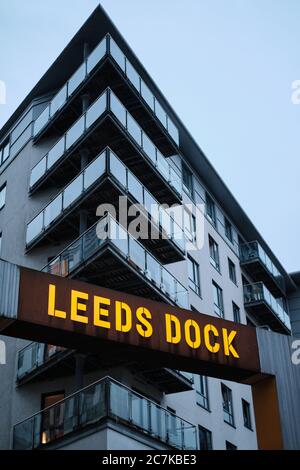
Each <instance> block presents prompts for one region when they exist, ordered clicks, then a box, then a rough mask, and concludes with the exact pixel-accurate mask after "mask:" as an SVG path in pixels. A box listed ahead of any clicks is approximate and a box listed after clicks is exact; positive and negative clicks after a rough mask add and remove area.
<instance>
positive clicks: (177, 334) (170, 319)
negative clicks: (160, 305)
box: [166, 313, 181, 344]
mask: <svg viewBox="0 0 300 470" xmlns="http://www.w3.org/2000/svg"><path fill="white" fill-rule="evenodd" d="M172 325H173V327H174V328H173V327H172ZM173 329H174V330H175V331H174V334H173V331H172V330H173ZM166 340H167V342H168V343H173V344H177V343H179V341H180V340H181V328H180V321H179V320H178V318H177V317H175V315H170V314H169V313H166Z"/></svg>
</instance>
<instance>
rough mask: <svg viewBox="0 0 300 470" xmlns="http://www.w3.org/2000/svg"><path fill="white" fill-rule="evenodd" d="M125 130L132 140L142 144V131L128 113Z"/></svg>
mask: <svg viewBox="0 0 300 470" xmlns="http://www.w3.org/2000/svg"><path fill="white" fill-rule="evenodd" d="M127 130H128V132H129V134H130V135H131V136H132V137H133V138H134V140H135V141H136V142H137V143H138V144H139V145H140V146H141V145H142V131H141V128H140V126H139V125H138V124H137V122H136V121H135V119H133V118H132V117H131V116H130V114H127Z"/></svg>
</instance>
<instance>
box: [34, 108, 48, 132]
mask: <svg viewBox="0 0 300 470" xmlns="http://www.w3.org/2000/svg"><path fill="white" fill-rule="evenodd" d="M48 121H49V105H47V107H46V108H45V109H44V111H43V112H42V113H41V114H40V115H39V117H38V118H37V119H36V120H35V122H34V128H33V135H34V136H36V135H37V134H38V133H39V132H40V131H41V130H42V129H43V127H44V126H45V125H46V124H47V122H48Z"/></svg>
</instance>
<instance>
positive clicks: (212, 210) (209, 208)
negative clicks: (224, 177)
mask: <svg viewBox="0 0 300 470" xmlns="http://www.w3.org/2000/svg"><path fill="white" fill-rule="evenodd" d="M206 215H207V217H208V219H209V220H210V222H211V223H212V224H213V225H214V226H215V227H216V225H217V218H216V206H215V203H214V201H213V200H212V198H211V197H210V196H209V194H207V193H206Z"/></svg>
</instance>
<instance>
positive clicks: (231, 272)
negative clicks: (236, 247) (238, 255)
mask: <svg viewBox="0 0 300 470" xmlns="http://www.w3.org/2000/svg"><path fill="white" fill-rule="evenodd" d="M228 270H229V277H230V279H231V280H232V282H234V284H236V271H235V264H234V263H233V262H232V261H231V259H230V258H228Z"/></svg>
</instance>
